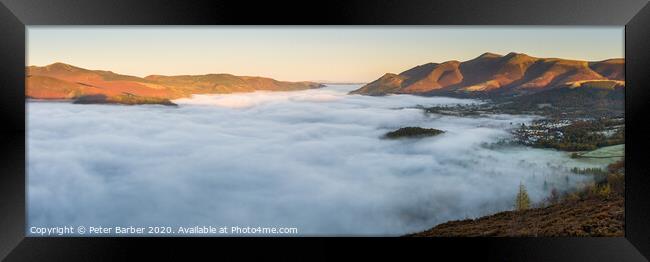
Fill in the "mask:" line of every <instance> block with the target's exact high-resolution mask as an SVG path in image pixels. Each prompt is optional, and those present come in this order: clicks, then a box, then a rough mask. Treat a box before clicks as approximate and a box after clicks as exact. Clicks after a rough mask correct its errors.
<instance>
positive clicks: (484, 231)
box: [408, 159, 625, 237]
mask: <svg viewBox="0 0 650 262" xmlns="http://www.w3.org/2000/svg"><path fill="white" fill-rule="evenodd" d="M572 172H574V173H576V174H582V175H592V176H593V177H594V180H595V182H594V183H593V184H588V185H587V186H585V187H584V188H581V189H579V190H578V191H576V192H567V193H564V194H561V193H558V192H557V191H554V190H551V192H550V193H549V196H548V198H546V199H545V200H544V201H543V202H542V203H538V205H542V207H537V208H531V209H518V210H513V211H505V212H500V213H496V214H493V215H488V216H484V217H480V218H477V219H465V220H457V221H449V222H446V223H442V224H439V225H437V226H435V227H433V228H431V229H429V230H425V231H422V232H418V233H415V234H411V235H408V236H416V237H451V236H454V237H457V236H465V237H469V236H501V237H532V236H543V237H556V236H563V237H567V236H568V237H570V236H609V237H612V236H615V237H621V236H624V233H625V212H624V209H625V205H624V204H625V203H624V196H625V161H624V160H623V159H621V160H619V161H617V162H614V163H612V164H609V165H608V166H607V170H606V171H603V170H602V169H599V168H596V169H589V168H587V169H582V170H580V169H577V168H576V169H575V170H574V171H572Z"/></svg>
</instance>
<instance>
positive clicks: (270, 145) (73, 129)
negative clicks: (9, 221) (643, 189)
mask: <svg viewBox="0 0 650 262" xmlns="http://www.w3.org/2000/svg"><path fill="white" fill-rule="evenodd" d="M26 35H27V36H26V37H27V39H26V40H27V48H26V49H27V54H26V60H27V61H26V68H25V70H26V71H25V77H26V87H25V91H26V93H25V108H26V165H27V166H26V170H27V171H26V180H27V181H26V185H27V190H26V193H27V199H26V200H27V201H26V204H27V206H26V207H27V225H26V229H25V230H26V233H27V235H28V236H91V237H97V236H106V237H112V236H186V237H199V236H214V237H219V236H390V237H392V236H395V237H397V236H413V237H486V236H488V237H565V236H581V237H582V236H584V237H607V236H617V237H622V236H624V229H625V223H624V221H625V216H624V192H625V185H624V181H625V161H624V151H625V136H624V134H625V116H624V108H625V100H624V99H625V95H624V94H625V58H624V28H623V27H603V26H587V27H572V26H543V27H534V26H383V27H382V26H28V27H27V32H26Z"/></svg>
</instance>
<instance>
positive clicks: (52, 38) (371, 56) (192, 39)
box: [26, 26, 624, 82]
mask: <svg viewBox="0 0 650 262" xmlns="http://www.w3.org/2000/svg"><path fill="white" fill-rule="evenodd" d="M27 41H28V42H27V43H28V44H27V45H28V46H27V61H26V62H27V64H28V65H37V66H44V65H48V64H51V63H54V62H63V63H68V64H72V65H75V66H79V67H83V68H87V69H101V70H110V71H113V72H116V73H120V74H127V75H136V76H147V75H151V74H162V75H184V74H209V73H230V74H235V75H250V76H265V77H272V78H275V79H278V80H288V81H301V80H312V81H334V82H368V81H372V80H374V79H376V78H378V77H379V76H381V75H383V74H384V73H387V72H392V73H400V72H402V71H404V70H406V69H409V68H411V67H413V66H416V65H420V64H424V63H429V62H444V61H447V60H459V61H465V60H469V59H472V58H474V57H476V56H479V55H480V54H482V53H485V52H492V53H497V54H502V55H505V54H507V53H509V52H520V53H526V54H529V55H531V56H536V57H560V58H567V59H580V60H590V61H597V60H604V59H608V58H617V57H618V58H620V57H624V42H623V41H624V28H623V27H597V26H588V27H567V26H544V27H531V26H519V27H513V26H509V27H494V26H472V27H468V26H444V27H441V26H354V27H350V26H336V27H333V26H300V27H297V26H292V27H288V26H258V27H254V26H228V27H225V26H189V27H185V26H183V27H181V26H174V27H169V26H135V27H134V26H111V27H106V26H74V27H73V26H29V27H28V33H27Z"/></svg>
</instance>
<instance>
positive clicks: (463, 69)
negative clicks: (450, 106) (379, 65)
mask: <svg viewBox="0 0 650 262" xmlns="http://www.w3.org/2000/svg"><path fill="white" fill-rule="evenodd" d="M624 64H625V60H624V59H623V58H612V59H606V60H601V61H583V60H572V59H561V58H538V57H533V56H529V55H527V54H524V53H515V52H510V53H508V54H506V55H499V54H495V53H490V52H486V53H483V54H481V55H479V56H478V57H476V58H473V59H470V60H467V61H464V62H459V61H457V60H450V61H445V62H442V63H426V64H422V65H418V66H415V67H413V68H411V69H408V70H406V71H403V72H401V73H399V74H394V73H386V74H384V75H383V76H381V77H380V78H378V79H377V80H375V81H372V82H370V83H368V84H366V85H364V86H362V87H361V88H359V89H357V90H354V91H352V92H350V94H361V95H375V96H378V95H388V94H414V95H425V96H426V95H438V94H445V95H457V96H474V95H522V94H530V93H535V92H539V91H541V90H546V89H550V88H561V87H566V86H571V85H573V84H575V83H586V81H615V82H613V83H616V84H623V85H624V81H625V79H624V76H625V71H624V70H625V69H624Z"/></svg>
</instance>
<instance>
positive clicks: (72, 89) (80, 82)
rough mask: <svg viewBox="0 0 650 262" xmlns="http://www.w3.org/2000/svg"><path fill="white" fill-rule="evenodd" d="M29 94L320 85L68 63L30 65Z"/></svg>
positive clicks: (156, 99) (144, 95) (145, 98)
mask: <svg viewBox="0 0 650 262" xmlns="http://www.w3.org/2000/svg"><path fill="white" fill-rule="evenodd" d="M26 75H27V79H26V96H27V97H28V98H34V99H69V100H76V101H79V102H80V103H120V104H143V103H155V104H171V102H170V101H169V100H170V99H177V98H182V97H189V96H190V95H192V94H225V93H234V92H252V91H258V90H268V91H293V90H304V89H311V88H320V87H323V86H324V85H322V84H319V83H315V82H286V81H278V80H275V79H271V78H265V77H257V76H235V75H231V74H207V75H178V76H162V75H151V76H147V77H144V78H141V77H136V76H129V75H122V74H117V73H114V72H111V71H104V70H89V69H84V68H80V67H76V66H72V65H68V64H64V63H54V64H51V65H47V66H43V67H39V66H29V67H27V68H26Z"/></svg>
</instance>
